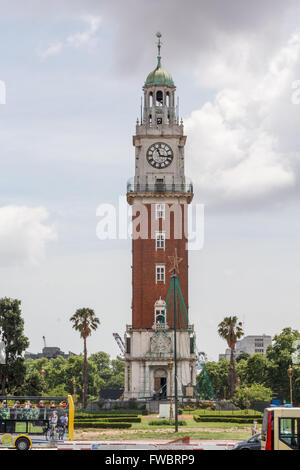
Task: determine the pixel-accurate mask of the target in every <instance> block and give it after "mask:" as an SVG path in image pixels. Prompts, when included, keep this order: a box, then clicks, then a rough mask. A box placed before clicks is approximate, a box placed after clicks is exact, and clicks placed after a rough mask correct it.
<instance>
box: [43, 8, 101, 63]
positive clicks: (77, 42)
mask: <svg viewBox="0 0 300 470" xmlns="http://www.w3.org/2000/svg"><path fill="white" fill-rule="evenodd" d="M82 20H83V21H84V22H85V23H87V24H88V29H87V30H86V31H83V32H80V33H75V34H71V35H70V36H68V37H67V38H66V39H65V40H63V41H55V42H54V43H52V44H50V45H49V46H48V47H47V48H46V49H45V50H44V51H41V52H40V53H39V55H40V57H41V58H42V59H46V58H48V57H50V56H54V55H58V54H60V53H61V52H62V50H63V49H65V48H66V47H74V48H79V47H81V46H86V47H90V48H91V47H95V46H96V45H97V43H98V38H97V36H96V33H97V32H98V30H99V27H100V23H101V18H100V16H85V17H83V18H82Z"/></svg>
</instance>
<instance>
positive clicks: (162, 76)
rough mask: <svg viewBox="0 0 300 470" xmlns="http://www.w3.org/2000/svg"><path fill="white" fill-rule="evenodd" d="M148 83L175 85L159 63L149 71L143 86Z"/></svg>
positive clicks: (148, 84)
mask: <svg viewBox="0 0 300 470" xmlns="http://www.w3.org/2000/svg"><path fill="white" fill-rule="evenodd" d="M150 85H168V86H175V85H174V82H173V78H172V76H171V75H170V74H169V73H168V72H167V71H166V70H164V69H162V68H161V66H160V63H158V65H157V67H156V69H155V70H153V72H150V73H149V75H148V77H147V79H146V82H145V86H150Z"/></svg>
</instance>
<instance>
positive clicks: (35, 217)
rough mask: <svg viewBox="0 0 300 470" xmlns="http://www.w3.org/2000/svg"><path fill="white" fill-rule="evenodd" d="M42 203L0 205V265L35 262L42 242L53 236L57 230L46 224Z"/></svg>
mask: <svg viewBox="0 0 300 470" xmlns="http://www.w3.org/2000/svg"><path fill="white" fill-rule="evenodd" d="M47 219H48V212H47V210H46V209H45V208H44V207H33V208H32V207H26V206H3V207H0V266H1V267H3V266H21V265H26V264H30V265H37V264H39V263H40V262H41V261H42V260H43V258H44V254H45V245H46V243H47V242H48V241H50V240H54V239H56V236H57V235H56V230H55V228H54V227H53V226H51V225H47V223H46V221H47Z"/></svg>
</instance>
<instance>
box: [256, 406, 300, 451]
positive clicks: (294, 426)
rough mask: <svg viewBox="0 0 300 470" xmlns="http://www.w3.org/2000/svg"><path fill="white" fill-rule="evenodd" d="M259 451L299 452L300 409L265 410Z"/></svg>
mask: <svg viewBox="0 0 300 470" xmlns="http://www.w3.org/2000/svg"><path fill="white" fill-rule="evenodd" d="M261 450H300V408H293V407H276V408H266V409H265V411H264V418H263V424H262V431H261Z"/></svg>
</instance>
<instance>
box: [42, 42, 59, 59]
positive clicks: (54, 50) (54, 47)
mask: <svg viewBox="0 0 300 470" xmlns="http://www.w3.org/2000/svg"><path fill="white" fill-rule="evenodd" d="M62 48H63V44H62V43H61V42H59V41H56V42H54V43H52V44H50V45H49V46H48V47H47V49H45V50H44V51H41V52H40V57H41V58H42V59H47V57H50V56H53V55H58V54H59V53H60V52H61V50H62Z"/></svg>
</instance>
